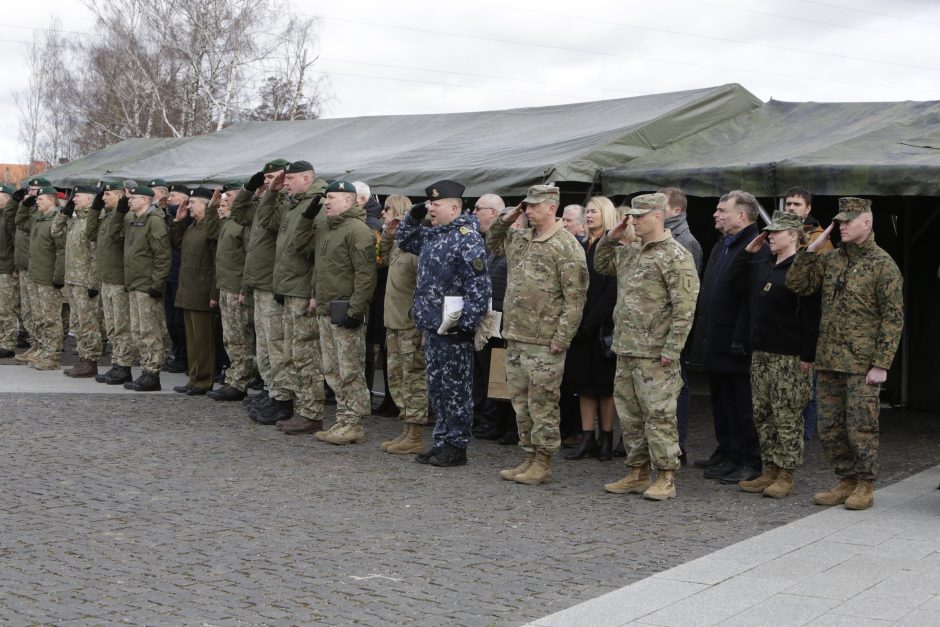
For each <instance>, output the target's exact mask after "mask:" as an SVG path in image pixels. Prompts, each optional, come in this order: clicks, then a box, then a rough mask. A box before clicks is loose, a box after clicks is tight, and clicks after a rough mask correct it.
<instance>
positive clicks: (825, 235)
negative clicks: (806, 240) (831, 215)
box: [806, 222, 836, 253]
mask: <svg viewBox="0 0 940 627" xmlns="http://www.w3.org/2000/svg"><path fill="white" fill-rule="evenodd" d="M835 225H836V223H835V222H831V223H830V224H829V226H827V227H826V230H825V231H823V232H822V233H820V234H819V237H818V238H816V241H815V242H813V243H812V244H810V245H809V246H807V247H806V252H808V253H814V252H816V251H817V250H819V249H820V248H822V247H823V246H825V245H826V242H828V241H829V235H830V234H831V233H832V229H833V227H835Z"/></svg>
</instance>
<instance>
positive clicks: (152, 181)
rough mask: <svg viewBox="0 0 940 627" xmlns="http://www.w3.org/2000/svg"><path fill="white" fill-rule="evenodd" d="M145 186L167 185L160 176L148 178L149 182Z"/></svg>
mask: <svg viewBox="0 0 940 627" xmlns="http://www.w3.org/2000/svg"><path fill="white" fill-rule="evenodd" d="M147 186H148V187H169V185H167V184H166V181H164V180H163V179H161V178H155V179H150V182H149V183H147Z"/></svg>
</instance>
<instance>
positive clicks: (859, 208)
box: [833, 196, 871, 222]
mask: <svg viewBox="0 0 940 627" xmlns="http://www.w3.org/2000/svg"><path fill="white" fill-rule="evenodd" d="M863 213H871V200H869V199H867V198H854V197H852V196H846V197H845V198H840V199H839V213H837V214H836V217H834V218H833V220H839V221H843V222H844V221H847V220H854V219H855V218H857V217H858V216H860V215H862V214H863Z"/></svg>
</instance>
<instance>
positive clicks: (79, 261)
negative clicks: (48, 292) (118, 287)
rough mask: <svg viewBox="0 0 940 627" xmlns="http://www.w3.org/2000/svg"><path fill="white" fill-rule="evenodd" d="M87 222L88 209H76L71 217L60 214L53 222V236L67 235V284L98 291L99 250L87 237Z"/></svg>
mask: <svg viewBox="0 0 940 627" xmlns="http://www.w3.org/2000/svg"><path fill="white" fill-rule="evenodd" d="M87 220H88V209H87V208H86V209H75V213H73V214H72V215H71V217H70V216H67V215H65V214H64V213H61V212H60V213H59V214H57V215H56V217H55V219H53V220H52V235H53V237H61V236H62V235H63V234H64V235H65V282H66V283H70V284H72V285H79V286H81V287H88V288H95V289H97V288H98V286H99V285H100V281H98V266H97V250H96V245H95V243H94V242H92V241H89V240H88V237H87V236H86V230H85V223H86V222H87Z"/></svg>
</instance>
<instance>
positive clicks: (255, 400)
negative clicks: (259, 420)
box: [242, 390, 270, 408]
mask: <svg viewBox="0 0 940 627" xmlns="http://www.w3.org/2000/svg"><path fill="white" fill-rule="evenodd" d="M268 398H270V397H269V396H268V391H267V390H261V393H260V394H248V395H246V396H245V398H243V399H242V405H244V406H245V407H248V408H251V407H256V406H258V404H260V403H263V402H264V401H266V400H268Z"/></svg>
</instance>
